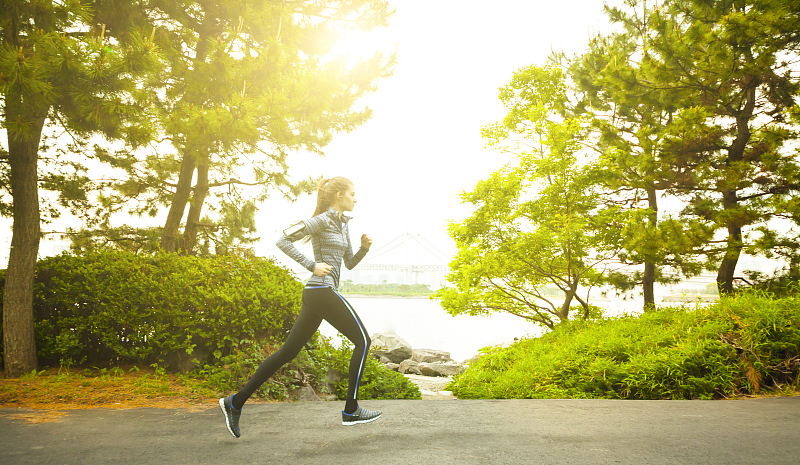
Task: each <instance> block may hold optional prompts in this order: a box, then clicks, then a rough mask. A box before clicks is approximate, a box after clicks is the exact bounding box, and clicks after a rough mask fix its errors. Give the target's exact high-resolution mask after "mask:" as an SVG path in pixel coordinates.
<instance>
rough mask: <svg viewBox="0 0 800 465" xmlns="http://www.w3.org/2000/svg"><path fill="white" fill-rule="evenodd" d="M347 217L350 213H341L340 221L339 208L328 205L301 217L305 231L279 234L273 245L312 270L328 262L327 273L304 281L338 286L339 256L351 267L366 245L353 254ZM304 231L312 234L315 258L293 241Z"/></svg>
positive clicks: (356, 262)
mask: <svg viewBox="0 0 800 465" xmlns="http://www.w3.org/2000/svg"><path fill="white" fill-rule="evenodd" d="M348 221H350V217H349V216H346V215H342V221H339V212H338V211H336V210H334V209H333V208H328V211H326V212H323V213H320V214H319V215H317V216H315V217H313V218H310V219H308V220H304V221H303V224H304V225H305V231H304V232H305V234H302V235H297V236H292V237H287V236H281V238H280V239H278V242H277V243H276V244H275V245H277V246H278V248H279V249H281V250H282V251H283V252H284V253H285V254H286V255H288V256H289V257H291V258H292V259H293V260H294V261H296V262H297V263H299V264H301V265H302V266H303V268H305V269H307V270H308V271H310V272H312V273H313V272H314V268H315V267H316V264H317V263H325V264H328V265H330V266H331V271H330V273H328V274H327V275H325V276H317V275H312V276H311V279H309V280H308V284H307V285H310V286H331V287H332V288H333V289H335V290H338V289H339V276H340V269H341V266H342V259H344V265H345V266H346V267H347V269H348V270H352V269H353V268H354V267H355V266H356V265H358V262H360V261H361V259H362V258H364V256H365V255H366V254H367V249H365V248H364V247H360V248H359V249H358V252H356V254H355V255H354V254H353V247H352V246H351V245H350V229H349V228H348V226H347V222H348ZM307 235H310V236H311V245H312V247H313V249H314V261H312V260H309V259H308V257H306V256H305V255H303V254H302V253H301V252H300V251H299V250H297V247H295V246H294V244H293V242H294V241H296V240H298V239H302V238H303V237H305V236H307Z"/></svg>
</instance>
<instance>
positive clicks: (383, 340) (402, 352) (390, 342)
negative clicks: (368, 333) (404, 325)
mask: <svg viewBox="0 0 800 465" xmlns="http://www.w3.org/2000/svg"><path fill="white" fill-rule="evenodd" d="M372 347H374V349H373V351H374V353H375V355H377V356H378V357H386V358H388V359H389V360H390V361H391V362H392V363H401V362H402V361H403V360H407V359H409V358H411V352H412V350H411V344H409V343H408V342H406V341H405V340H403V338H401V337H400V336H398V335H397V334H394V333H375V334H373V335H372Z"/></svg>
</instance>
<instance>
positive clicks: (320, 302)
mask: <svg viewBox="0 0 800 465" xmlns="http://www.w3.org/2000/svg"><path fill="white" fill-rule="evenodd" d="M306 303H307V304H309V305H310V306H312V307H313V308H314V310H315V311H316V312H317V313H318V314H320V315H322V317H323V318H324V319H325V321H327V322H328V323H330V324H331V326H333V327H334V328H336V329H337V330H338V331H339V332H340V333H342V334H344V336H345V337H346V338H347V339H349V340H350V342H352V343H353V344H355V348H354V349H353V356H352V357H351V358H350V370H349V376H348V383H347V403H346V404H345V407H344V411H345V413H353V412H355V411H356V408H357V407H358V385H359V384H360V383H361V376H362V375H363V374H364V368H365V367H366V365H367V354H368V353H369V346H370V344H371V342H372V341H371V340H370V338H369V336H368V335H367V330H366V328H364V324H363V323H362V322H361V319H360V318H359V317H358V314H357V313H356V311H355V310H354V309H353V307H352V306H351V305H350V303H348V302H347V300H345V299H344V297H342V296H341V295H339V293H337V292H336V291H334V290H333V289H331V288H320V289H313V290H311V291H309V292H308V293H307V294H306Z"/></svg>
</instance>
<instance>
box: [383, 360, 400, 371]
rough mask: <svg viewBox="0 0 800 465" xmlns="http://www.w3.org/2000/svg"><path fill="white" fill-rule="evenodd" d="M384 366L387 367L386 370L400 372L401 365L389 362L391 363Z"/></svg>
mask: <svg viewBox="0 0 800 465" xmlns="http://www.w3.org/2000/svg"><path fill="white" fill-rule="evenodd" d="M383 366H385V367H386V368H388V369H390V370H392V371H398V370H399V369H400V364H399V363H392V362H389V363H385V364H384V365H383Z"/></svg>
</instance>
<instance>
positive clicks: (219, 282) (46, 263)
mask: <svg viewBox="0 0 800 465" xmlns="http://www.w3.org/2000/svg"><path fill="white" fill-rule="evenodd" d="M34 286H35V292H34V304H33V308H34V316H35V323H36V339H37V348H38V356H39V360H40V362H41V363H44V364H58V363H62V364H71V363H74V362H78V363H89V364H105V363H126V362H139V363H152V362H161V363H167V364H171V365H177V364H179V363H180V362H185V361H187V360H192V359H197V361H199V362H211V363H215V362H216V361H218V360H220V359H222V357H224V356H225V355H228V354H231V353H232V352H233V351H234V350H235V349H236V348H237V347H238V346H239V345H240V344H242V343H243V341H249V340H264V341H268V342H276V341H281V340H283V338H284V337H285V335H286V334H288V330H289V328H291V325H292V323H293V322H294V318H295V316H296V315H297V313H298V312H299V310H300V296H301V292H302V284H301V283H300V282H298V281H297V280H296V279H294V278H293V276H292V275H291V274H290V273H289V272H288V271H287V270H285V269H283V268H281V267H279V266H277V265H275V264H273V263H272V262H270V261H269V260H265V259H258V258H249V259H240V258H234V257H215V258H209V259H202V258H197V257H182V256H178V255H176V254H166V253H160V254H156V255H154V256H149V257H142V256H137V255H134V254H132V253H127V252H95V253H90V254H87V255H86V256H83V257H80V256H74V255H69V254H62V255H60V256H57V257H51V258H47V259H44V260H41V261H40V262H39V263H38V264H37V270H36V281H35V285H34Z"/></svg>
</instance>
